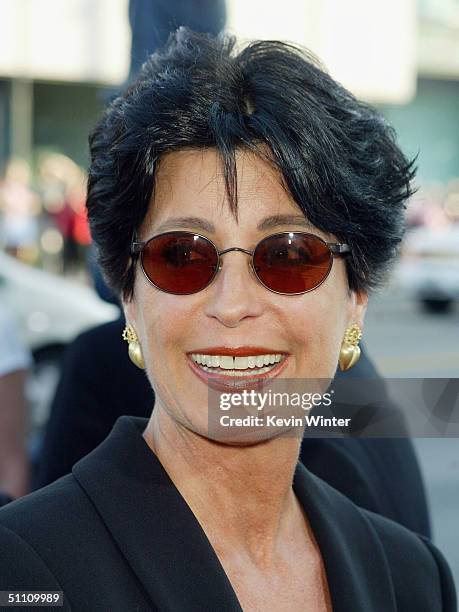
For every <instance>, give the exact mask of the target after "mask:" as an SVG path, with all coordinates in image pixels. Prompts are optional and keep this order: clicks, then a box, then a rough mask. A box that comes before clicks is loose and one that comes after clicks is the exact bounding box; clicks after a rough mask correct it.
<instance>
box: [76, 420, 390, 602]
mask: <svg viewBox="0 0 459 612" xmlns="http://www.w3.org/2000/svg"><path fill="white" fill-rule="evenodd" d="M146 425H147V419H144V418H140V417H120V418H119V419H118V420H117V422H116V424H115V426H114V428H113V430H112V432H111V433H110V435H109V436H108V438H106V440H104V442H103V443H102V444H101V445H100V446H99V447H97V448H96V449H95V450H94V451H93V452H92V453H90V454H89V455H88V456H86V457H85V458H84V459H82V460H81V461H79V462H78V463H77V464H76V465H75V466H74V468H73V470H72V472H73V475H74V477H75V478H76V479H77V481H78V482H79V484H80V485H81V487H82V488H83V489H84V490H85V492H86V494H87V495H88V497H89V498H90V499H91V500H92V502H93V504H94V505H95V507H96V509H97V511H98V513H99V515H100V516H101V518H102V520H103V521H104V523H105V525H106V526H107V528H108V530H109V531H110V533H111V535H112V537H113V539H114V540H115V542H116V543H117V545H118V547H119V549H120V551H121V553H122V554H123V555H124V557H125V559H126V561H127V563H128V564H129V566H130V567H131V568H132V570H133V571H134V573H135V574H136V575H137V577H138V579H139V581H140V582H141V584H142V585H143V587H144V588H145V590H146V591H147V593H148V595H149V596H150V597H151V600H152V602H153V604H154V605H156V606H157V607H158V608H160V609H161V610H162V611H163V610H164V611H166V610H174V611H176V610H187V612H203V611H205V610H212V611H213V610H218V611H219V612H236V611H237V612H242V609H241V606H240V604H239V602H238V600H237V597H236V594H235V592H234V590H233V588H232V586H231V583H230V582H229V580H228V577H227V576H226V574H225V571H224V569H223V567H222V565H221V564H220V561H219V560H218V557H217V556H216V554H215V552H214V551H213V549H212V546H211V545H210V542H209V540H208V539H207V537H206V535H205V533H204V531H203V529H202V528H201V526H200V525H199V523H198V521H197V519H196V517H195V516H194V514H193V513H192V512H191V510H190V508H189V507H188V505H187V504H186V502H185V500H184V499H183V498H182V496H181V495H180V493H179V492H178V490H177V489H176V487H175V486H174V484H173V483H172V481H171V480H170V478H169V476H168V475H167V473H166V471H165V470H164V468H163V467H162V465H161V463H160V462H159V460H158V459H157V458H156V456H155V455H154V453H152V452H151V451H150V449H149V448H148V446H147V444H146V443H145V441H144V439H143V438H142V435H141V434H142V432H143V431H144V429H145V427H146ZM294 490H295V493H296V495H297V497H298V499H299V501H300V503H301V504H302V506H303V508H304V510H305V513H306V516H307V518H308V520H309V522H310V524H311V527H312V530H313V532H314V535H315V538H316V540H317V543H318V545H319V548H320V550H321V553H322V557H323V559H324V565H325V570H326V574H327V578H328V583H329V589H330V593H331V598H332V603H333V612H349V610H372V612H379V611H381V612H391V611H392V610H393V611H395V610H396V605H395V597H394V593H393V588H392V580H391V576H390V571H389V568H388V567H387V561H386V558H385V555H384V551H383V549H382V546H381V543H380V541H379V539H378V536H377V534H376V532H375V531H374V529H373V527H372V526H371V523H370V522H369V520H368V519H367V518H366V516H365V514H364V512H363V511H361V510H360V509H359V508H357V507H356V506H355V505H354V504H352V503H351V502H350V501H349V500H348V499H347V498H346V497H344V496H343V495H341V494H340V493H339V492H338V491H336V490H335V489H333V488H331V487H329V486H328V485H327V484H326V483H325V482H323V481H322V480H320V479H318V478H316V477H315V476H314V475H313V474H311V473H310V472H308V471H307V470H306V468H305V467H304V466H303V465H302V464H300V463H299V464H298V466H297V469H296V472H295V478H294Z"/></svg>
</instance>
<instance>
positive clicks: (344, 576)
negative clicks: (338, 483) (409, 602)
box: [293, 463, 397, 612]
mask: <svg viewBox="0 0 459 612" xmlns="http://www.w3.org/2000/svg"><path fill="white" fill-rule="evenodd" d="M293 488H294V491H295V493H296V495H297V497H298V499H299V501H300V503H301V504H302V506H303V508H304V510H305V513H306V516H307V518H308V520H309V522H310V525H311V528H312V531H313V533H314V535H315V538H316V540H317V544H318V546H319V548H320V551H321V553H322V557H323V560H324V565H325V571H326V574H327V578H328V585H329V590H330V595H331V599H332V604H333V612H349V610H371V611H372V612H392V611H394V612H395V611H396V609H397V606H396V601H395V594H394V590H393V583H392V577H391V573H390V569H389V567H388V564H387V559H386V556H385V554H384V550H383V547H382V544H381V542H380V540H379V537H378V535H377V533H376V532H375V530H374V528H373V526H372V525H371V522H370V520H369V519H368V517H367V515H366V512H365V511H363V510H361V509H360V508H359V507H358V506H355V505H354V504H353V503H352V502H351V501H350V500H349V499H348V498H347V497H345V496H344V495H342V494H341V493H339V492H338V491H337V490H336V489H333V488H332V487H330V486H329V485H328V484H327V483H326V482H324V481H323V480H320V479H319V478H317V477H316V476H314V475H313V474H312V473H311V472H308V470H307V469H306V468H305V467H304V466H303V465H302V464H301V463H299V464H298V466H297V469H296V472H295V478H294V485H293Z"/></svg>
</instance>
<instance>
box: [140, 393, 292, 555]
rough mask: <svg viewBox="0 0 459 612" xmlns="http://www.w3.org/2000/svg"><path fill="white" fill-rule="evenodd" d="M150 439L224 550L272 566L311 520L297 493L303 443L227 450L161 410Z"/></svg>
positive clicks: (283, 439) (280, 441) (287, 440)
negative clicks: (278, 553)
mask: <svg viewBox="0 0 459 612" xmlns="http://www.w3.org/2000/svg"><path fill="white" fill-rule="evenodd" d="M143 437H144V438H145V441H146V442H147V444H148V445H149V447H150V448H151V450H152V451H153V452H154V453H155V454H156V456H157V457H158V459H159V460H160V461H161V463H162V465H163V467H164V469H165V470H166V472H167V473H168V474H169V476H170V478H171V480H172V481H173V482H174V484H175V486H176V487H177V489H178V490H179V492H180V494H181V495H182V497H183V498H184V499H185V501H186V502H187V504H188V505H189V507H190V508H191V510H192V511H193V513H194V515H195V516H196V518H197V519H198V521H199V523H200V524H201V526H202V527H203V529H204V531H205V532H206V534H207V536H208V537H209V539H210V540H211V541H212V543H213V545H214V548H216V549H217V550H218V549H219V548H220V546H221V548H224V549H225V551H227V552H228V551H230V552H231V551H235V552H236V551H239V552H238V554H240V551H245V552H246V554H247V555H248V556H249V557H250V558H251V559H252V560H253V561H254V562H256V563H257V564H270V562H272V559H273V558H274V557H275V555H276V550H277V549H278V547H279V545H280V543H281V542H284V543H285V542H286V541H290V540H291V539H292V537H294V530H295V528H296V527H297V525H298V522H301V521H304V517H303V515H302V511H301V508H300V505H299V503H298V501H297V499H296V497H295V495H294V492H293V489H292V481H293V475H294V471H295V467H296V464H297V461H298V454H299V446H300V441H301V440H300V439H299V438H298V437H295V436H293V435H290V436H278V437H277V438H273V439H271V440H268V441H265V442H259V443H257V444H254V445H251V446H231V445H225V444H220V443H218V442H214V441H212V440H209V439H207V438H204V437H202V436H199V435H198V434H195V433H194V432H192V431H190V430H188V429H186V428H184V427H183V426H181V425H179V424H177V423H176V422H175V421H173V420H172V419H171V418H170V417H169V416H168V414H167V412H166V411H165V410H163V409H162V408H161V407H160V406H158V405H157V406H156V407H155V410H154V411H153V414H152V416H151V418H150V421H149V423H148V426H147V428H146V430H145V432H144V434H143Z"/></svg>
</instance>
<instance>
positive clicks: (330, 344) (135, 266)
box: [0, 30, 455, 612]
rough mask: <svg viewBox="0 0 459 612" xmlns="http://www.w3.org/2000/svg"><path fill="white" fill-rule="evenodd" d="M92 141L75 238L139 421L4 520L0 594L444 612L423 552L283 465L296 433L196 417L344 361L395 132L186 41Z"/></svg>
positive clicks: (391, 165) (360, 313)
mask: <svg viewBox="0 0 459 612" xmlns="http://www.w3.org/2000/svg"><path fill="white" fill-rule="evenodd" d="M90 145H91V168H90V178H89V185H88V212H89V219H90V223H91V228H92V233H93V237H94V239H95V241H96V243H97V244H98V247H99V251H100V261H101V264H102V266H103V268H104V271H105V275H106V278H107V280H108V281H109V283H110V285H111V287H112V288H113V289H114V290H115V291H116V292H117V293H118V294H119V295H120V296H121V297H122V300H123V305H124V310H125V314H126V319H127V322H128V326H127V328H126V330H125V333H124V338H125V339H126V340H127V341H128V343H129V354H130V356H131V358H132V359H133V361H134V362H135V363H136V364H137V365H139V367H144V368H145V370H146V373H147V376H148V378H149V380H150V382H151V384H152V386H153V387H154V390H155V395H156V403H155V410H154V411H153V414H152V417H151V418H150V419H149V420H148V421H147V419H141V418H133V417H121V418H120V419H119V420H118V421H117V423H116V425H115V427H114V429H113V431H112V433H111V434H110V436H109V437H108V438H107V439H106V440H105V441H104V442H103V443H102V445H100V446H99V447H98V448H97V449H96V450H95V451H94V452H93V453H91V454H90V455H89V456H88V457H86V458H84V459H83V460H81V461H80V462H79V463H78V464H77V465H76V466H75V467H74V469H73V472H72V475H69V476H66V477H63V478H61V479H60V480H58V481H57V482H56V483H54V484H52V485H50V486H49V487H46V488H44V489H42V490H40V491H38V492H36V493H35V494H33V495H31V496H28V497H26V498H24V499H22V500H19V501H18V502H15V503H13V504H11V505H10V506H9V507H6V508H5V509H3V511H2V512H0V534H1V535H0V546H1V549H2V561H1V566H0V568H1V569H0V590H1V589H3V590H6V589H8V590H11V589H22V590H26V589H27V590H33V589H35V590H38V589H40V590H44V589H47V590H56V591H63V592H64V605H66V606H67V609H74V610H98V609H100V610H156V609H159V610H186V611H188V610H196V611H198V610H200V611H202V610H212V611H213V610H215V611H217V610H218V611H220V610H241V609H243V610H277V609H280V610H295V611H296V610H314V611H316V610H317V611H319V610H332V609H333V610H334V611H344V610H345V611H355V610H365V611H366V610H376V611H381V612H388V611H390V610H394V611H395V610H406V611H411V610H416V611H421V610H425V611H426V612H427V611H429V612H432V611H434V610H455V595H454V587H453V585H452V580H451V576H450V573H449V570H448V567H447V565H446V562H445V561H444V559H443V557H442V556H441V554H440V553H439V552H438V551H437V550H436V549H435V547H434V546H433V545H432V544H430V543H429V541H428V540H426V539H423V538H421V537H419V536H417V535H415V534H413V533H412V532H410V531H408V530H406V529H404V528H402V527H401V526H399V525H396V524H395V523H392V522H391V521H388V520H386V519H383V518H381V517H379V516H377V515H374V514H372V513H370V512H367V511H364V510H361V509H359V508H358V507H357V506H355V505H354V504H353V503H352V502H350V501H349V500H348V499H347V498H345V497H344V496H342V495H341V494H339V493H338V492H337V491H335V490H334V489H332V488H331V487H329V486H328V485H326V484H325V483H324V482H322V481H321V480H319V479H317V478H315V477H313V476H312V475H311V474H310V473H308V472H307V470H306V469H305V468H304V467H302V466H300V465H299V464H298V463H297V461H298V453H299V447H300V442H301V435H302V430H303V428H302V427H300V426H298V425H296V426H295V427H291V426H289V425H287V424H283V426H281V427H280V428H278V429H277V430H276V429H275V428H272V429H270V428H268V427H262V428H261V429H257V428H256V427H255V426H250V427H248V428H246V429H244V428H243V427H242V426H241V427H239V426H238V425H235V426H234V427H231V428H230V429H225V428H224V427H223V426H221V427H218V419H215V417H216V415H218V414H219V413H218V406H216V405H215V404H213V403H212V402H213V401H214V399H215V397H214V394H215V393H217V394H220V393H226V392H227V391H229V392H231V393H230V396H233V395H234V394H233V393H232V392H234V391H242V390H243V389H246V388H250V390H252V389H257V390H260V389H263V388H266V385H272V384H274V383H275V382H276V381H280V380H293V381H295V380H297V381H299V380H303V379H308V380H315V381H319V383H320V381H321V380H323V379H331V378H332V377H333V375H334V373H335V371H336V368H337V364H338V361H339V362H340V364H341V367H342V368H348V367H351V366H352V364H353V363H355V361H356V359H357V358H358V339H359V337H360V334H361V329H362V327H363V320H364V314H365V309H366V305H367V296H368V291H369V290H370V289H371V288H372V287H374V286H376V285H377V284H378V283H379V282H380V281H381V280H382V278H383V276H384V273H385V271H386V270H387V267H388V265H389V263H390V261H391V260H392V258H393V256H394V254H395V251H396V247H397V245H398V243H399V241H400V239H401V237H402V234H403V207H404V202H405V200H406V199H407V197H408V196H409V195H410V186H409V185H410V179H411V178H412V175H413V169H412V165H411V164H410V163H409V162H407V161H406V160H405V158H404V157H403V155H402V154H401V152H400V151H399V149H398V148H397V147H396V145H395V144H394V140H393V136H392V132H391V131H390V129H389V128H388V126H387V125H386V124H385V123H384V121H383V120H382V119H381V118H380V117H379V116H378V115H377V114H376V113H375V112H374V111H373V110H372V109H370V108H369V107H367V106H365V105H363V104H362V103H360V102H358V101H357V100H355V99H354V98H353V97H352V96H351V95H350V94H349V93H348V92H346V91H345V90H344V89H343V88H341V87H340V86H339V85H338V84H337V83H335V82H334V81H333V80H332V79H331V78H330V77H329V76H327V75H326V74H325V73H324V72H323V71H322V70H320V69H319V68H318V67H317V66H316V65H315V64H314V62H313V60H312V59H311V58H309V57H308V56H305V55H303V53H302V52H300V51H298V50H296V49H294V48H292V47H290V46H288V45H284V44H281V43H274V42H260V43H254V44H253V45H252V46H249V47H247V48H246V49H245V50H243V51H241V52H240V53H239V54H237V53H236V52H235V50H234V48H233V41H231V40H228V39H226V40H225V39H219V40H214V39H211V38H207V37H204V36H198V35H194V34H192V33H190V32H188V31H186V30H179V31H178V33H177V34H176V35H175V37H173V38H172V40H171V41H170V43H169V45H168V47H167V48H166V49H165V50H164V52H163V53H162V54H158V55H155V56H152V58H151V59H150V60H149V61H148V62H147V64H146V65H145V66H144V68H143V70H142V73H141V75H140V77H139V80H138V81H137V82H136V83H135V84H134V85H133V86H132V87H131V88H130V89H129V90H128V91H127V92H126V93H125V94H124V96H122V97H120V98H118V99H117V100H115V102H114V103H113V104H112V105H111V107H110V108H109V109H108V110H107V111H106V113H105V115H104V116H103V118H102V119H101V121H100V123H99V125H98V126H97V128H96V129H95V131H94V133H93V134H92V136H91V139H90ZM249 375H250V376H249ZM319 386H320V385H319ZM321 390H322V391H323V388H321ZM126 410H127V411H129V406H127V407H126ZM245 412H247V411H245ZM240 414H244V410H241V411H240ZM216 421H217V426H216ZM223 439H224V440H223Z"/></svg>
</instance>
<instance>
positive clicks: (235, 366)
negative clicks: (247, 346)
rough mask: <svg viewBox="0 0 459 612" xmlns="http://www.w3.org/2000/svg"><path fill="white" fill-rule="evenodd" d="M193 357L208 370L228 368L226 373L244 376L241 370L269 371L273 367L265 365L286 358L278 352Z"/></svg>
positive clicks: (194, 355)
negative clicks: (240, 355)
mask: <svg viewBox="0 0 459 612" xmlns="http://www.w3.org/2000/svg"><path fill="white" fill-rule="evenodd" d="M191 358H192V359H193V361H194V362H195V363H198V364H199V365H200V366H201V367H202V368H203V369H204V370H206V371H211V370H208V368H220V369H222V370H226V372H225V373H227V374H228V376H235V375H237V376H241V375H242V376H244V375H245V374H244V373H243V372H241V370H252V373H257V374H259V373H262V372H265V371H269V370H270V369H271V368H270V367H263V366H270V365H272V364H274V363H279V361H281V360H283V359H285V355H282V354H280V353H277V354H272V355H254V356H252V355H248V356H247V357H232V356H231V355H200V354H192V355H191ZM254 368H258V369H259V370H254ZM260 368H261V369H260ZM236 371H238V372H236ZM234 372H236V374H234ZM248 373H250V372H248Z"/></svg>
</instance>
